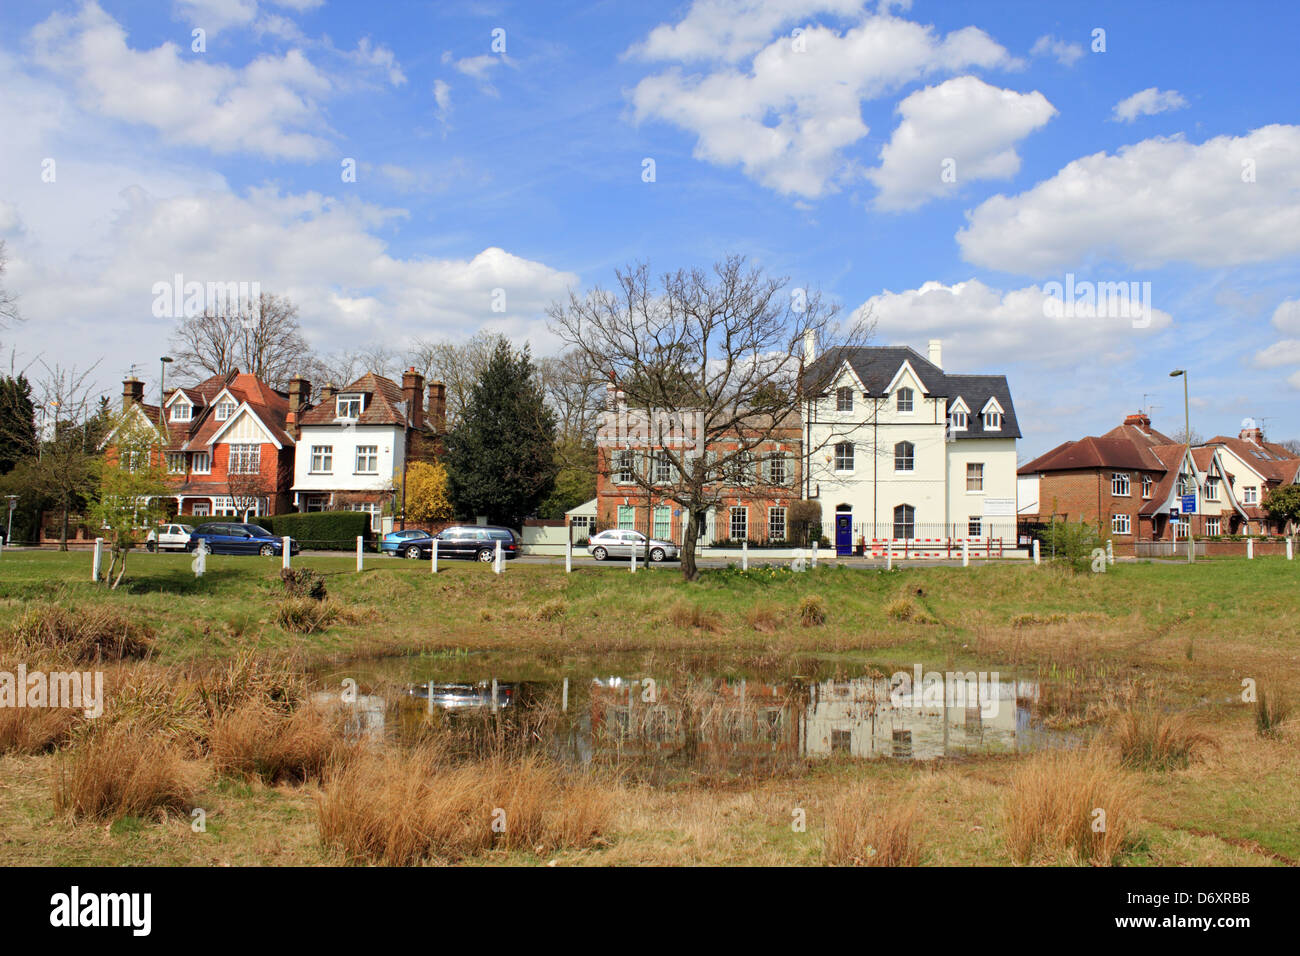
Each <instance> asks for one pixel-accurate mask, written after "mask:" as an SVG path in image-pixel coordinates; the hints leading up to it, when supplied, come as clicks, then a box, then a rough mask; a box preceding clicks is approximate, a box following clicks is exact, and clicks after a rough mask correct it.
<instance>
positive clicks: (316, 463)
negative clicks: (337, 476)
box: [311, 445, 334, 475]
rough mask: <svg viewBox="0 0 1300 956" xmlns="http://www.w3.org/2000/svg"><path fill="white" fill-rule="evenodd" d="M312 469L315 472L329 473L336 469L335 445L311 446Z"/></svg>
mask: <svg viewBox="0 0 1300 956" xmlns="http://www.w3.org/2000/svg"><path fill="white" fill-rule="evenodd" d="M311 470H312V472H313V473H315V474H323V475H328V474H330V473H331V472H333V471H334V446H333V445H312V446H311Z"/></svg>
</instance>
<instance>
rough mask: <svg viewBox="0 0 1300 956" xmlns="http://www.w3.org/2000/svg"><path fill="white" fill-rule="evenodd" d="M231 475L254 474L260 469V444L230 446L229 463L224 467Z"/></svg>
mask: <svg viewBox="0 0 1300 956" xmlns="http://www.w3.org/2000/svg"><path fill="white" fill-rule="evenodd" d="M226 470H227V471H229V472H230V473H231V474H232V475H255V474H257V473H258V472H259V471H261V470H262V446H261V445H253V444H240V445H231V446H230V465H229V467H228V468H227V469H226Z"/></svg>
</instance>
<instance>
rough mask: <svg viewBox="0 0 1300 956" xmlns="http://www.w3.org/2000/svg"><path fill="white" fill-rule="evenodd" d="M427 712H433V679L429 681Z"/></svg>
mask: <svg viewBox="0 0 1300 956" xmlns="http://www.w3.org/2000/svg"><path fill="white" fill-rule="evenodd" d="M429 714H430V716H432V714H433V681H429Z"/></svg>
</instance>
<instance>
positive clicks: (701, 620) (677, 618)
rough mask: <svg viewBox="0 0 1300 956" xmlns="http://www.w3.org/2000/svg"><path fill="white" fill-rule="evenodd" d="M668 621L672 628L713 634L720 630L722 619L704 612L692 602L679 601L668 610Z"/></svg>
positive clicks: (711, 613)
mask: <svg viewBox="0 0 1300 956" xmlns="http://www.w3.org/2000/svg"><path fill="white" fill-rule="evenodd" d="M668 621H669V623H670V624H672V625H673V627H676V628H681V629H683V630H685V629H694V630H699V631H708V632H710V633H715V632H717V631H721V630H722V618H721V616H720V615H719V614H718V613H717V612H715V611H710V610H706V609H705V608H704V607H702V606H701V605H699V604H696V603H694V602H692V601H686V600H679V601H677V602H675V603H674V604H673V606H672V607H670V608H669V609H668Z"/></svg>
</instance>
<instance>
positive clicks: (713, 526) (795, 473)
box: [595, 392, 803, 545]
mask: <svg viewBox="0 0 1300 956" xmlns="http://www.w3.org/2000/svg"><path fill="white" fill-rule="evenodd" d="M676 418H677V420H676V421H673V422H669V423H667V425H665V423H664V421H663V418H662V417H660V416H657V415H655V414H652V413H647V412H646V411H645V410H643V409H629V408H628V407H627V406H626V405H625V404H624V402H623V401H622V393H621V392H619V393H612V392H611V395H610V398H609V400H608V402H607V413H606V422H605V424H603V425H602V426H601V428H600V430H599V432H598V435H597V439H596V528H595V530H604V529H606V528H623V529H628V530H635V531H640V532H642V533H643V534H646V535H649V536H651V537H654V538H658V539H660V540H666V541H672V542H673V543H674V544H677V545H681V544H682V541H683V537H684V535H685V532H686V526H687V524H688V522H689V521H690V515H689V514H688V513H687V512H686V510H685V509H684V508H683V507H682V505H681V503H680V502H677V501H675V500H673V499H672V497H671V494H670V491H669V486H671V485H672V483H673V481H674V479H675V476H674V475H673V473H672V471H673V469H672V465H671V463H670V462H669V461H668V460H667V459H666V458H665V457H663V456H662V455H660V454H658V452H659V451H660V450H662V449H664V448H671V449H672V450H673V452H674V454H680V453H681V452H683V450H686V449H688V448H693V446H694V445H695V443H696V437H695V436H696V435H697V434H698V433H699V432H701V431H702V425H697V423H696V421H695V416H693V415H690V414H686V415H679V416H676ZM802 432H803V429H802V427H801V425H800V422H799V418H798V416H797V415H791V416H789V418H788V419H787V420H786V421H783V422H780V423H778V424H777V426H776V427H774V428H773V427H770V423H769V422H767V421H760V420H759V419H758V418H756V419H755V421H754V423H753V427H752V428H751V429H750V430H749V431H746V430H744V429H737V430H736V433H735V435H734V436H733V437H730V438H728V439H723V440H716V441H712V442H710V443H709V444H708V445H706V446H705V447H703V448H700V449H695V450H696V451H698V452H699V453H701V454H703V455H704V456H705V457H706V459H708V460H710V461H717V460H719V459H720V458H725V457H726V456H727V455H729V454H730V453H732V452H737V451H743V452H744V459H745V460H744V461H743V462H738V463H737V466H736V468H735V469H734V472H735V473H734V477H733V478H731V479H730V480H729V481H728V482H726V483H723V484H718V485H715V486H713V487H712V488H711V491H712V492H713V493H715V494H716V496H717V503H716V504H715V506H714V507H712V508H710V509H709V510H708V513H707V515H706V518H705V526H704V528H703V529H702V534H701V542H702V543H704V544H716V543H719V542H740V541H746V540H748V541H750V542H754V543H766V542H777V541H781V542H783V541H785V540H787V538H788V535H789V532H790V515H789V506H790V504H791V503H792V502H793V501H795V500H797V499H798V497H799V489H800V484H801V480H802V470H801V464H800V462H801V460H802V455H801V449H802V447H803V446H802ZM638 477H639V478H640V479H641V481H642V482H646V483H648V484H650V485H651V486H652V488H647V487H645V485H644V484H639V483H638ZM658 485H662V486H663V488H662V490H661V489H660V488H658V487H654V486H658Z"/></svg>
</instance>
